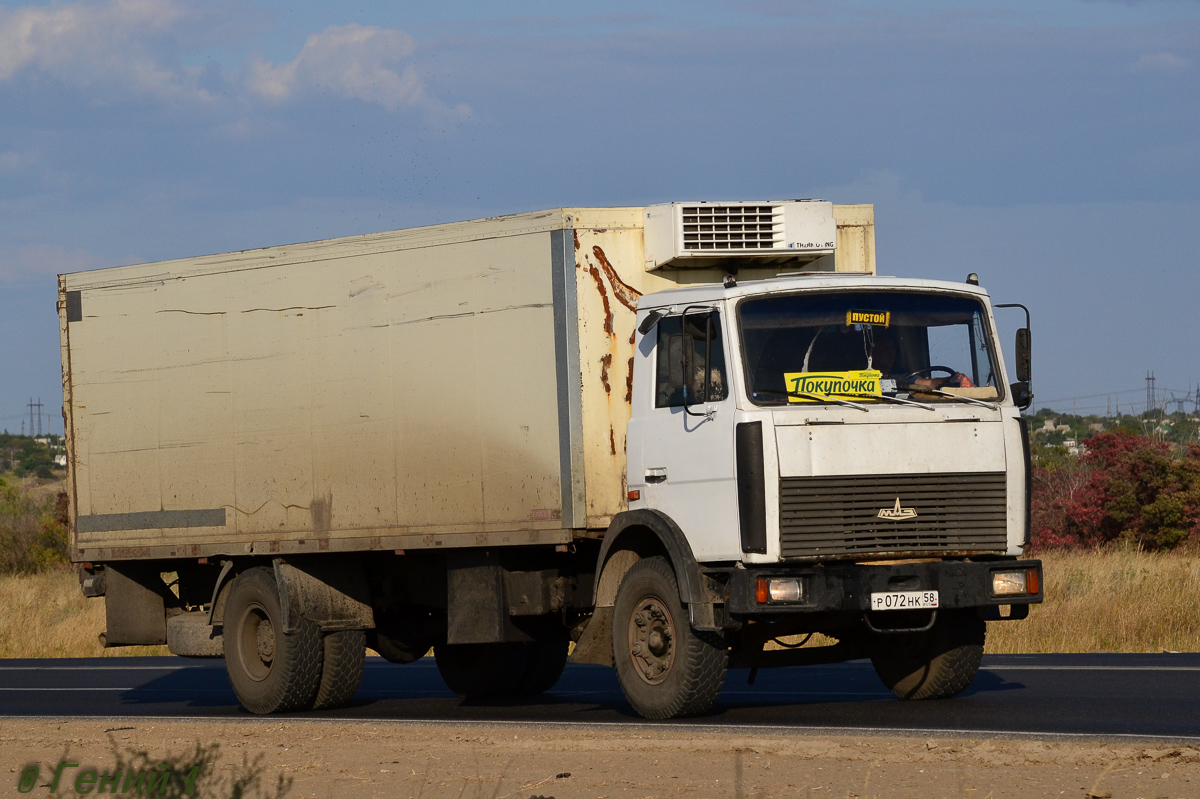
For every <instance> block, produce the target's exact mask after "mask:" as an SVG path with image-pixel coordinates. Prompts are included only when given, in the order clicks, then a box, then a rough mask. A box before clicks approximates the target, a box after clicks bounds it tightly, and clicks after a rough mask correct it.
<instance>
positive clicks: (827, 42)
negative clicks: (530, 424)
mask: <svg viewBox="0 0 1200 799" xmlns="http://www.w3.org/2000/svg"><path fill="white" fill-rule="evenodd" d="M1198 101H1200V2H1197V1H1196V0H1170V1H1164V2H1151V1H1147V2H1136V1H1134V0H1130V1H1129V2H1103V1H1101V0H1090V1H1089V2H1082V1H1076V2H1059V3H1046V2H1017V1H1016V0H1014V1H1013V2H985V3H962V2H948V1H946V2H932V1H931V2H909V3H903V2H881V1H878V0H876V1H872V0H857V1H856V2H838V1H837V0H825V1H821V0H812V1H811V2H805V1H804V0H688V1H687V2H683V1H681V2H663V3H645V2H641V3H633V2H625V1H624V0H621V1H620V2H607V3H605V4H603V5H601V4H594V5H592V4H563V3H561V2H557V3H550V2H531V1H526V2H519V1H518V2H507V3H503V4H500V3H481V2H464V3H440V4H434V3H407V2H388V3H384V2H357V3H356V2H347V3H339V4H295V5H292V6H287V7H284V6H279V5H273V4H269V3H260V2H250V1H248V0H244V1H243V2H208V3H199V2H196V3H192V2H187V1H186V0H99V1H98V2H80V3H76V2H58V3H49V4H25V5H21V4H0V375H3V377H2V378H0V428H3V427H7V428H8V429H10V430H16V429H18V428H19V426H20V420H21V414H22V410H23V408H24V406H25V403H26V402H27V401H28V400H29V398H30V397H31V396H32V397H34V398H37V397H39V396H40V397H41V398H42V399H43V401H45V402H46V403H47V404H48V405H49V406H50V407H51V410H50V412H49V416H50V417H53V418H52V419H50V427H51V429H54V430H59V431H61V427H62V424H61V420H60V419H59V416H58V405H59V403H60V402H61V392H60V389H59V384H60V376H59V357H58V333H57V322H56V318H55V315H54V299H55V279H54V275H55V274H56V273H57V272H61V271H76V270H79V269H91V268H99V267H104V266H114V265H119V264H126V263H134V262H139V261H147V260H159V259H164V258H175V257H182V256H188V255H197V254H202V253H211V252H220V251H226V250H234V249H243V248H248V247H259V246H266V245H270V244H280V243H285V242H291V241H304V240H311V239H318V238H327V237H331V236H340V235H349V234H355V233H364V232H371V231H378V230H389V229H395V228H399V227H408V226H411V225H419V224H429V223H435V222H445V221H452V220H456V219H467V218H472V217H478V216H489V215H495V214H503V213H513V212H518V211H524V210H532V209H535V208H545V207H555V206H559V205H631V204H642V203H649V202H660V201H667V200H674V199H760V198H772V199H777V198H786V197H824V198H826V199H831V200H833V201H835V202H873V203H875V205H876V222H877V245H878V253H879V259H878V260H879V270H880V272H881V273H884V274H899V275H909V276H919V277H935V278H945V279H954V280H961V279H962V277H963V276H964V275H965V274H966V273H967V272H970V271H975V272H978V273H979V274H980V275H981V277H982V282H983V284H984V285H985V286H987V287H988V288H989V289H990V290H991V292H992V295H993V297H994V298H995V299H996V301H999V302H1024V303H1026V304H1028V305H1029V306H1030V307H1031V309H1032V310H1033V312H1034V344H1035V355H1034V357H1035V360H1034V369H1035V371H1034V376H1035V387H1036V389H1037V393H1038V396H1039V402H1042V401H1047V400H1056V402H1053V403H1052V404H1053V405H1054V406H1055V407H1059V408H1062V409H1064V410H1069V409H1070V408H1071V404H1072V403H1071V398H1074V397H1083V398H1084V399H1079V400H1076V401H1075V406H1076V407H1077V408H1078V409H1079V410H1081V411H1082V410H1085V409H1091V410H1097V409H1098V410H1099V411H1101V412H1103V411H1104V410H1105V408H1106V405H1107V402H1108V399H1107V398H1108V396H1109V395H1110V394H1111V395H1113V397H1114V400H1116V401H1117V402H1119V403H1121V407H1122V408H1123V409H1125V410H1129V409H1130V407H1131V406H1132V405H1140V404H1141V403H1143V402H1144V385H1145V384H1144V377H1145V374H1146V372H1147V371H1148V370H1153V371H1154V372H1155V374H1156V376H1157V378H1158V385H1159V387H1160V389H1163V388H1165V389H1174V390H1176V392H1177V393H1180V394H1181V393H1182V392H1183V391H1185V390H1188V389H1189V388H1191V387H1192V386H1194V385H1195V384H1196V382H1197V381H1200V355H1197V347H1196V344H1195V338H1196V336H1195V333H1194V330H1195V321H1194V320H1195V318H1196V316H1197V310H1196V305H1197V302H1196V298H1197V297H1200V276H1198V273H1200V269H1198V267H1200V257H1198V256H1197V253H1198V252H1200V102H1198ZM1010 322H1011V323H1010ZM1016 322H1017V316H1016V315H1015V314H1014V315H1013V316H1011V317H1005V318H1004V324H1005V325H1006V327H1005V330H1004V336H1005V343H1006V344H1008V343H1009V341H1010V340H1011V332H1012V329H1013V328H1015V326H1016ZM1120 392H1127V393H1120ZM1088 395H1099V396H1098V397H1088ZM1137 409H1138V410H1140V408H1137Z"/></svg>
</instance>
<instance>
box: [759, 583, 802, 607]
mask: <svg viewBox="0 0 1200 799" xmlns="http://www.w3.org/2000/svg"><path fill="white" fill-rule="evenodd" d="M755 589H756V590H755V594H756V596H755V599H757V600H758V603H759V604H760V605H765V604H766V603H768V602H803V601H804V582H803V581H802V580H800V579H799V578H798V577H759V578H758V584H757V585H756V586H755Z"/></svg>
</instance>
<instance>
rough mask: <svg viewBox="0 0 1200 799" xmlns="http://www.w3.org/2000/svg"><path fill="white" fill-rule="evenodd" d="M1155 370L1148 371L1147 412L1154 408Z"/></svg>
mask: <svg viewBox="0 0 1200 799" xmlns="http://www.w3.org/2000/svg"><path fill="white" fill-rule="evenodd" d="M1155 407H1157V406H1156V403H1155V402H1154V372H1146V413H1149V412H1150V411H1152V410H1154V409H1155Z"/></svg>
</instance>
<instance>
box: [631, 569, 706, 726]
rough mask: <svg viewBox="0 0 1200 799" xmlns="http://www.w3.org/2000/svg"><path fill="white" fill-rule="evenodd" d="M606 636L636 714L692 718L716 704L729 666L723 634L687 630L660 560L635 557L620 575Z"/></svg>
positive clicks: (671, 575)
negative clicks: (610, 632) (608, 633)
mask: <svg viewBox="0 0 1200 799" xmlns="http://www.w3.org/2000/svg"><path fill="white" fill-rule="evenodd" d="M612 638H613V660H614V663H615V664H616V667H617V679H618V680H619V681H620V683H621V690H622V691H623V692H624V693H625V698H626V699H627V700H629V704H631V705H632V706H633V709H634V710H636V711H637V712H638V714H639V715H641V716H643V717H644V718H648V719H669V718H678V717H680V716H694V715H697V714H699V713H704V712H706V711H707V710H709V709H710V708H712V706H713V705H714V704H715V703H716V701H717V697H718V696H720V694H721V688H722V686H723V685H724V684H725V672H726V669H727V668H728V664H729V650H728V647H727V645H726V643H725V638H724V636H723V635H721V634H720V633H702V632H697V631H696V630H693V629H692V627H691V624H690V622H689V619H688V615H687V612H686V611H685V610H684V607H683V603H682V602H681V601H680V600H679V587H678V583H677V582H676V580H675V572H674V570H673V569H672V568H671V564H670V563H668V562H667V560H666V559H665V558H662V557H654V558H646V559H644V560H640V561H638V562H637V563H635V564H634V565H633V566H632V567H631V568H630V569H629V571H628V572H627V573H626V574H625V577H624V579H623V580H622V581H621V586H620V588H618V589H617V603H616V607H615V608H614V612H613V634H612Z"/></svg>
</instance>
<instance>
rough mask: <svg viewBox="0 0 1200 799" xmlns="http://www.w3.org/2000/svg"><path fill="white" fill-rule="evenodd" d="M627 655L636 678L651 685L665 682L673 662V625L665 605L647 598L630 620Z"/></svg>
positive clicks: (660, 601)
mask: <svg viewBox="0 0 1200 799" xmlns="http://www.w3.org/2000/svg"><path fill="white" fill-rule="evenodd" d="M629 654H630V657H631V658H632V660H633V665H634V669H635V670H636V671H637V673H638V676H639V677H641V678H642V679H643V680H645V681H646V682H647V683H649V684H650V685H658V684H659V683H661V682H662V681H663V680H665V679H667V675H669V674H670V673H671V666H672V664H674V662H675V624H674V621H673V620H672V618H671V613H670V612H669V611H668V610H667V606H666V604H665V603H664V602H663V601H662V600H661V599H659V598H658V597H653V596H651V597H646V598H645V599H643V600H642V601H641V602H640V603H639V604H638V606H637V608H636V609H635V610H634V612H633V615H632V617H631V618H630V620H629Z"/></svg>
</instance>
